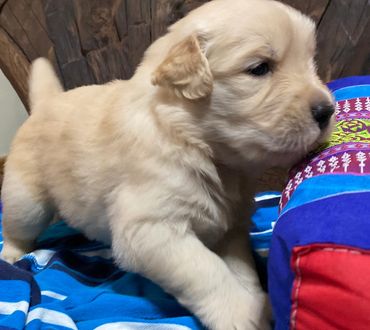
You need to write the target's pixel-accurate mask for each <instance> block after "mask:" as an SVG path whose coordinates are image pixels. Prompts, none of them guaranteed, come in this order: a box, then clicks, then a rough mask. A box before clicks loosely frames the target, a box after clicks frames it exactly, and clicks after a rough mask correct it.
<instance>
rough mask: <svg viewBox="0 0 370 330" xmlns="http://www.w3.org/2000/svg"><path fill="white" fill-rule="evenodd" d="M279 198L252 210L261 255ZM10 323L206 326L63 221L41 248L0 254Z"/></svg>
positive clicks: (60, 329)
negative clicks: (7, 257)
mask: <svg viewBox="0 0 370 330" xmlns="http://www.w3.org/2000/svg"><path fill="white" fill-rule="evenodd" d="M278 196H279V195H277V194H269V195H268V196H258V197H257V205H260V206H261V208H258V209H257V212H256V214H255V217H254V227H253V232H252V234H251V237H252V243H253V246H254V247H255V249H256V252H257V254H260V255H263V256H264V257H265V256H266V251H267V250H266V249H267V246H268V244H269V240H270V237H271V224H272V223H273V222H274V219H276V217H275V211H276V215H277V205H278V203H277V199H278ZM271 202H273V203H272V204H273V206H272V204H271ZM266 210H267V211H266ZM266 215H267V217H266ZM0 223H1V205H0ZM0 228H1V226H0ZM0 241H2V239H1V232H0ZM1 243H2V242H1ZM0 245H2V244H0ZM0 249H1V246H0ZM262 267H265V265H264V264H263V265H262ZM5 329H7V330H20V329H27V330H33V329H55V330H67V329H82V330H83V329H99V330H105V329H109V330H112V329H113V330H114V329H123V330H125V329H130V330H189V329H194V330H198V329H203V327H202V326H201V325H200V323H199V322H198V320H197V319H196V318H195V317H194V316H192V315H191V314H190V313H189V312H188V311H187V310H185V309H184V308H183V307H181V306H180V305H179V304H178V303H177V302H176V300H175V299H174V298H173V297H171V296H169V295H168V294H166V293H165V292H164V291H163V290H162V289H161V288H159V287H158V286H156V285H155V284H154V283H152V282H151V281H149V280H147V279H145V278H143V277H141V276H139V275H137V274H132V273H127V272H123V271H121V270H119V269H118V268H117V267H116V266H115V265H114V263H113V262H112V260H111V258H110V249H109V247H107V246H103V245H102V244H100V243H98V242H91V241H88V240H87V239H86V238H84V237H83V236H82V235H81V234H80V233H78V232H76V231H75V230H73V229H71V228H69V227H67V226H66V225H65V224H64V223H63V222H60V223H57V224H55V225H53V226H51V227H50V228H49V229H48V230H47V232H46V233H45V234H44V235H43V236H42V237H41V238H40V240H39V243H38V249H37V250H36V251H34V252H33V253H30V254H28V255H25V256H24V257H23V258H22V259H21V260H20V261H18V262H17V263H16V264H15V266H12V265H9V264H7V263H6V262H4V261H2V260H0V330H5Z"/></svg>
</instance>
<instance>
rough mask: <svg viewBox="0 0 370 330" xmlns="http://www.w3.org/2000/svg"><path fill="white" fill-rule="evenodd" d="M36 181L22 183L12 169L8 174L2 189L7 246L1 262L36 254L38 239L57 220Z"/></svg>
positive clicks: (2, 253) (4, 230) (3, 223)
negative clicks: (33, 251) (35, 245)
mask: <svg viewBox="0 0 370 330" xmlns="http://www.w3.org/2000/svg"><path fill="white" fill-rule="evenodd" d="M35 179H36V178H35V177H34V180H33V182H32V181H30V180H26V179H24V178H23V179H22V176H21V175H19V174H18V173H17V172H16V171H15V170H14V169H11V168H9V166H8V168H6V171H5V176H4V182H3V187H2V203H3V220H2V225H3V238H4V245H3V250H2V252H1V258H2V259H4V260H6V261H8V262H10V263H13V262H15V261H16V260H18V259H19V258H20V257H21V256H22V255H23V254H25V253H27V252H30V251H31V250H32V248H33V244H34V241H35V240H36V238H37V236H38V235H39V234H40V233H41V232H42V231H43V230H44V229H45V227H46V226H47V225H48V223H49V222H50V220H51V219H52V216H53V211H52V208H51V207H50V206H49V205H48V204H47V203H46V201H45V200H43V196H42V195H43V194H42V193H41V190H40V188H39V187H38V186H37V184H38V183H37V182H36V181H35ZM31 182H32V183H31Z"/></svg>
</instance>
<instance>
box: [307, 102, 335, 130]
mask: <svg viewBox="0 0 370 330" xmlns="http://www.w3.org/2000/svg"><path fill="white" fill-rule="evenodd" d="M311 111H312V115H313V118H314V119H315V121H316V122H317V123H318V124H319V127H320V129H324V128H326V127H327V126H328V124H329V121H330V118H331V116H332V115H333V113H334V106H333V105H331V104H327V103H325V104H317V105H315V106H314V107H312V108H311Z"/></svg>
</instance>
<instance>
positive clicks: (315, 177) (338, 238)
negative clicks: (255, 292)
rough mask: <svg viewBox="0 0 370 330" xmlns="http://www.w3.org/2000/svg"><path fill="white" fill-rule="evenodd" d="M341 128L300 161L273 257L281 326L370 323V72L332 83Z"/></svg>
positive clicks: (271, 277)
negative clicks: (324, 143)
mask: <svg viewBox="0 0 370 330" xmlns="http://www.w3.org/2000/svg"><path fill="white" fill-rule="evenodd" d="M329 88H331V90H332V92H333V94H334V96H335V99H336V113H335V114H336V119H337V125H336V130H335V131H334V132H333V135H332V137H331V139H330V141H329V143H328V144H327V145H325V146H324V147H322V148H321V149H320V150H318V151H316V152H315V153H313V154H311V155H309V156H308V157H307V158H306V159H305V160H303V161H302V162H301V163H299V164H298V165H297V166H295V167H294V168H293V169H292V170H291V172H290V175H289V181H288V183H287V185H286V188H285V189H284V191H283V193H282V198H281V200H280V215H279V218H278V220H277V222H276V224H275V226H274V231H273V234H272V241H271V247H270V254H269V261H268V286H269V293H270V297H271V302H272V305H273V311H274V317H275V321H276V325H275V329H278V330H280V329H281V330H282V329H307V330H308V329H310V330H312V329H325V330H328V329H329V330H330V329H368V327H369V324H370V314H369V310H370V294H369V292H370V290H369V289H370V281H368V278H369V274H370V272H369V271H370V221H369V220H370V203H369V201H370V76H367V77H351V78H345V79H340V80H337V81H334V82H332V83H330V84H329Z"/></svg>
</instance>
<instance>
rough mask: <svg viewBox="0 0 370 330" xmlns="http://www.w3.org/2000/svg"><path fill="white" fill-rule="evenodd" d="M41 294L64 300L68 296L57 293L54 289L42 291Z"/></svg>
mask: <svg viewBox="0 0 370 330" xmlns="http://www.w3.org/2000/svg"><path fill="white" fill-rule="evenodd" d="M41 295H43V296H47V297H50V298H54V299H58V300H64V299H66V298H67V296H65V295H63V294H60V293H56V292H54V291H48V290H44V291H41Z"/></svg>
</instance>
